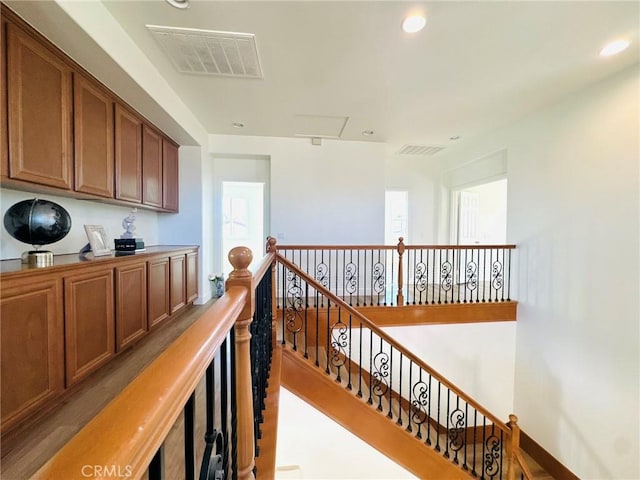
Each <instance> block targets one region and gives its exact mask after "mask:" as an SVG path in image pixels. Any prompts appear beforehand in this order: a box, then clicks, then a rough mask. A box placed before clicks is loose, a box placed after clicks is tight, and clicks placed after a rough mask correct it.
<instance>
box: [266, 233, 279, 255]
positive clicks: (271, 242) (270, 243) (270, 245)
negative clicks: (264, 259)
mask: <svg viewBox="0 0 640 480" xmlns="http://www.w3.org/2000/svg"><path fill="white" fill-rule="evenodd" d="M276 243H278V240H276V238H275V237H267V253H271V252H275V251H276Z"/></svg>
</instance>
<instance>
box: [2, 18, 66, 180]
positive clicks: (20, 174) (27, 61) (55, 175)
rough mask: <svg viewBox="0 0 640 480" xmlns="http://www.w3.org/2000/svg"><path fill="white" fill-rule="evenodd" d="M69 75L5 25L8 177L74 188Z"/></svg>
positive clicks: (34, 42) (20, 32)
mask: <svg viewBox="0 0 640 480" xmlns="http://www.w3.org/2000/svg"><path fill="white" fill-rule="evenodd" d="M71 72H72V70H71V67H70V66H69V64H68V63H66V62H65V61H64V60H63V57H61V56H58V55H56V54H55V53H53V51H52V50H50V49H49V48H47V47H46V46H45V45H44V44H43V43H42V42H40V41H38V40H36V39H35V38H34V37H32V36H31V35H29V34H28V33H26V32H25V31H23V30H22V29H21V28H20V27H18V26H16V25H14V24H11V23H8V24H7V76H8V85H7V87H8V92H7V100H8V102H7V103H8V111H9V114H8V115H9V120H8V122H9V125H8V126H9V130H8V132H9V176H10V177H11V178H14V179H18V180H24V181H28V182H33V183H39V184H43V185H49V186H53V187H58V188H63V189H71V188H73V162H72V160H73V159H72V150H73V147H72V145H73V143H72V142H73V140H72V119H71V112H72V96H71V91H72V85H71V81H72V73H71Z"/></svg>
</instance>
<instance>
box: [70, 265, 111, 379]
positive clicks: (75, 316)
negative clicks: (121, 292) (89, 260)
mask: <svg viewBox="0 0 640 480" xmlns="http://www.w3.org/2000/svg"><path fill="white" fill-rule="evenodd" d="M113 304H114V296H113V270H111V269H110V270H107V271H104V270H100V271H97V272H94V273H85V274H78V275H71V276H68V277H65V279H64V307H65V340H66V342H65V345H66V352H65V353H66V361H67V365H66V371H67V386H69V385H72V384H74V383H76V382H77V381H78V380H80V379H82V378H84V377H85V376H87V375H88V374H89V373H90V372H92V371H94V370H96V369H97V368H98V367H100V366H101V365H103V364H104V363H106V362H107V361H108V360H109V359H110V358H111V357H112V356H113V355H114V354H115V331H114V330H115V319H114V312H113V311H114V308H113Z"/></svg>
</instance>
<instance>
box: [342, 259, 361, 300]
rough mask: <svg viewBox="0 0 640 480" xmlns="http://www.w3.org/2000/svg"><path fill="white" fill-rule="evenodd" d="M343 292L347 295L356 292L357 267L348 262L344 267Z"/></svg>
mask: <svg viewBox="0 0 640 480" xmlns="http://www.w3.org/2000/svg"><path fill="white" fill-rule="evenodd" d="M344 281H345V286H344V288H345V290H346V292H347V293H348V294H349V295H353V294H354V293H356V292H357V291H358V266H357V265H356V264H355V263H353V262H349V263H347V264H346V265H345V266H344Z"/></svg>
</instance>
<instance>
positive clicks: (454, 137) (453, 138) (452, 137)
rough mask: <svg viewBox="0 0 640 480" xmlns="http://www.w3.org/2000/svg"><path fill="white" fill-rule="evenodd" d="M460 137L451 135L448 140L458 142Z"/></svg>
mask: <svg viewBox="0 0 640 480" xmlns="http://www.w3.org/2000/svg"><path fill="white" fill-rule="evenodd" d="M460 138H461V137H460V135H452V136H450V137H449V140H460Z"/></svg>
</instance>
